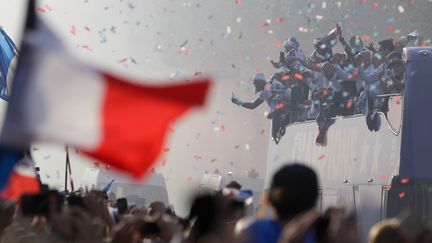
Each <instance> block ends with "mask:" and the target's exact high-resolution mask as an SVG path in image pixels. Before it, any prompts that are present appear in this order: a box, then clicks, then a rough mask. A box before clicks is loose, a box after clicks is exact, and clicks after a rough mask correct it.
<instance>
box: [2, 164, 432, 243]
mask: <svg viewBox="0 0 432 243" xmlns="http://www.w3.org/2000/svg"><path fill="white" fill-rule="evenodd" d="M149 196H150V195H149ZM318 197H319V182H318V179H317V175H316V174H315V172H314V171H313V170H312V169H311V168H309V167H307V166H304V165H301V164H297V163H291V164H287V165H285V166H283V167H282V168H280V169H279V170H278V171H277V172H276V173H275V174H274V176H273V178H272V181H271V186H270V188H269V190H268V192H267V193H266V194H265V195H263V197H262V202H260V204H259V206H258V207H254V206H253V205H254V202H253V200H252V195H251V192H250V190H244V189H242V186H241V185H240V184H239V183H237V182H235V181H233V182H230V183H228V184H227V185H226V186H225V187H224V188H223V189H221V190H219V191H217V192H214V193H208V194H201V195H198V196H197V197H196V198H195V199H194V200H193V203H192V205H191V208H190V212H189V214H188V215H187V216H186V217H179V216H178V215H176V213H175V211H174V210H173V209H172V208H171V207H166V205H164V203H162V202H157V201H156V202H152V203H151V204H150V205H149V206H148V207H138V206H136V205H128V202H127V199H125V198H119V199H117V200H115V201H112V200H110V199H109V198H108V196H107V194H106V192H104V191H89V192H82V191H78V192H72V193H59V192H58V191H53V190H48V189H47V188H46V187H45V189H43V190H42V192H41V193H40V194H37V195H25V196H23V197H22V198H21V199H20V200H19V202H17V203H14V202H1V203H0V211H1V216H2V217H1V218H0V242H1V243H32V242H38V243H39V242H59V243H61V242H80V243H81V242H82V243H84V242H85V243H88V242H94V243H97V242H101V243H102V242H106V243H139V242H184V243H189V242H190V243H193V242H234V243H236V242H238V243H243V242H244V243H246V242H257V243H258V242H259V243H261V242H268V243H272V242H274V243H276V242H290V243H297V242H298V243H300V242H301V243H303V242H305V243H309V242H310V243H312V242H317V243H318V242H341V243H344V242H347V243H348V242H349V243H353V242H354V243H355V242H361V240H360V238H361V236H360V233H359V232H360V231H359V227H358V224H357V221H356V218H355V217H354V216H353V215H352V214H351V213H350V212H347V211H346V210H344V209H342V208H329V209H327V210H326V211H325V212H324V213H320V212H319V211H317V210H316V203H317V200H318ZM404 224H405V225H407V224H408V225H409V226H410V227H409V229H410V230H406V228H407V227H406V226H404ZM413 225H417V226H418V227H415V230H412V228H413V227H412V226H413ZM368 241H369V242H370V243H386V242H401V243H405V242H406V243H411V242H432V230H431V229H430V228H429V227H428V226H426V225H424V224H417V223H415V219H414V218H412V217H411V218H410V220H408V221H406V222H403V221H402V220H399V219H396V218H392V219H387V220H384V221H382V222H380V223H378V224H377V225H375V226H374V227H372V229H371V230H370V233H369V239H368Z"/></svg>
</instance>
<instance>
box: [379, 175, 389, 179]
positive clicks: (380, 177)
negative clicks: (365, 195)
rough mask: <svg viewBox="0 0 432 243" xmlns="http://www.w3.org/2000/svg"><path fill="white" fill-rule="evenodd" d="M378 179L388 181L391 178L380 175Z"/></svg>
mask: <svg viewBox="0 0 432 243" xmlns="http://www.w3.org/2000/svg"><path fill="white" fill-rule="evenodd" d="M378 178H379V179H380V180H387V179H388V178H389V177H388V176H386V175H380V176H378Z"/></svg>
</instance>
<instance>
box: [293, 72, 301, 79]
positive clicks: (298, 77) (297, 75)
mask: <svg viewBox="0 0 432 243" xmlns="http://www.w3.org/2000/svg"><path fill="white" fill-rule="evenodd" d="M294 76H295V78H296V79H299V80H302V79H303V75H302V74H301V73H296V74H295V75H294Z"/></svg>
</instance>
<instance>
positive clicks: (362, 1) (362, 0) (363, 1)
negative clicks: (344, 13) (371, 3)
mask: <svg viewBox="0 0 432 243" xmlns="http://www.w3.org/2000/svg"><path fill="white" fill-rule="evenodd" d="M367 2H368V0H360V3H361V4H365V3H367Z"/></svg>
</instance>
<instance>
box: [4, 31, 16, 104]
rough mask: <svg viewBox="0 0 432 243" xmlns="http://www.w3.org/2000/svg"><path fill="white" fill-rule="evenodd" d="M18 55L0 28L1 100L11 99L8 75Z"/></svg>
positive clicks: (9, 39)
mask: <svg viewBox="0 0 432 243" xmlns="http://www.w3.org/2000/svg"><path fill="white" fill-rule="evenodd" d="M16 55H17V48H16V46H15V44H14V43H13V41H12V40H11V38H9V36H8V35H7V34H6V32H5V31H4V30H3V29H2V28H0V98H1V99H4V100H8V99H9V92H8V87H7V80H6V78H7V75H8V71H9V66H10V64H11V62H12V60H13V59H14V57H15V56H16Z"/></svg>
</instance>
